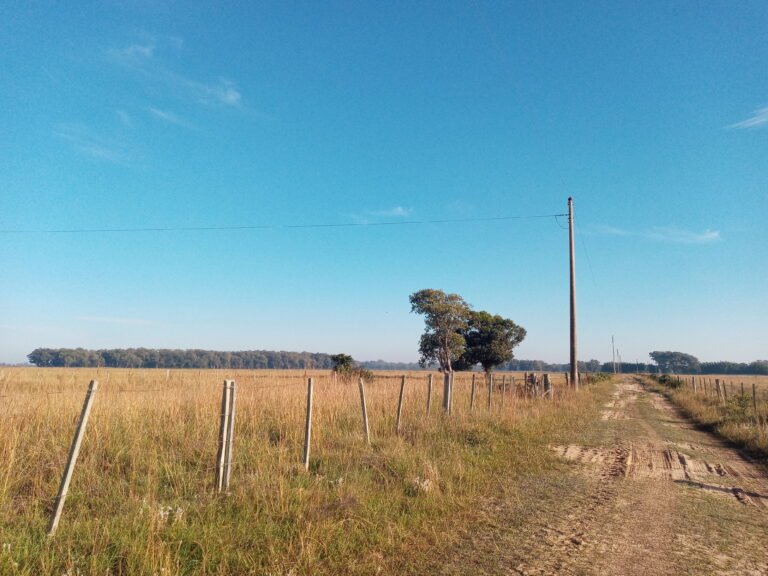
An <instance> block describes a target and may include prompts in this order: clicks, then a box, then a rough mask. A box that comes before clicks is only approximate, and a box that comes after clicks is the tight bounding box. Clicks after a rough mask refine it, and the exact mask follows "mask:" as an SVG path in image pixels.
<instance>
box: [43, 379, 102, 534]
mask: <svg viewBox="0 0 768 576" xmlns="http://www.w3.org/2000/svg"><path fill="white" fill-rule="evenodd" d="M98 388H99V383H98V382H97V381H96V380H91V383H90V384H89V385H88V392H86V394H85V401H84V402H83V409H82V410H81V411H80V421H79V422H78V424H77V430H76V431H75V437H74V439H73V440H72V446H71V447H70V449H69V457H68V458H67V465H66V467H65V468H64V475H63V476H62V478H61V484H60V485H59V493H58V495H57V496H56V504H55V506H54V508H53V515H52V516H51V522H50V524H49V525H48V537H52V536H53V534H54V532H56V528H58V526H59V520H60V519H61V512H62V510H64V501H65V500H66V499H67V492H69V483H70V482H71V481H72V473H73V472H74V471H75V463H76V462H77V456H78V455H79V454H80V446H81V445H82V443H83V436H85V427H86V426H87V425H88V417H89V416H90V414H91V406H93V396H94V394H95V393H96V390H98Z"/></svg>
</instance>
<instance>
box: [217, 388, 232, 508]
mask: <svg viewBox="0 0 768 576" xmlns="http://www.w3.org/2000/svg"><path fill="white" fill-rule="evenodd" d="M227 426H229V381H228V380H224V388H223V389H222V392H221V412H220V413H219V441H218V448H217V450H216V479H215V482H214V490H215V492H216V493H217V494H219V493H220V492H221V491H222V490H223V488H224V461H225V460H226V458H227V448H226V446H227V438H228V437H229V435H228V434H227Z"/></svg>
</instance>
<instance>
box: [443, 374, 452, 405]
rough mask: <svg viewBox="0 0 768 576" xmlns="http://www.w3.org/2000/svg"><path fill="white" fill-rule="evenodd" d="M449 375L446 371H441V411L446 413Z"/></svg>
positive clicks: (449, 385)
mask: <svg viewBox="0 0 768 576" xmlns="http://www.w3.org/2000/svg"><path fill="white" fill-rule="evenodd" d="M450 388H451V377H450V375H449V373H448V372H443V412H444V413H446V414H447V413H448V402H449V398H448V397H449V395H450V393H451V391H450Z"/></svg>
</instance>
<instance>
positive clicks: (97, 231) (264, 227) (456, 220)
mask: <svg viewBox="0 0 768 576" xmlns="http://www.w3.org/2000/svg"><path fill="white" fill-rule="evenodd" d="M567 215H568V214H533V215H524V216H489V217H484V218H445V219H440V220H401V221H395V220H393V221H389V222H348V223H309V224H256V225H246V226H164V227H148V226H147V227H144V226H142V227H135V228H61V229H47V230H46V229H37V230H35V229H17V230H14V229H0V234H123V233H138V232H230V231H240V230H296V229H311V228H373V227H384V226H422V225H427V224H468V223H475V222H503V221H509V220H534V219H545V218H555V221H556V222H557V218H558V217H560V216H567Z"/></svg>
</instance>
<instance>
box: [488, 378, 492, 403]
mask: <svg viewBox="0 0 768 576" xmlns="http://www.w3.org/2000/svg"><path fill="white" fill-rule="evenodd" d="M491 394H493V372H488V410H490V409H491Z"/></svg>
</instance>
